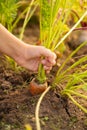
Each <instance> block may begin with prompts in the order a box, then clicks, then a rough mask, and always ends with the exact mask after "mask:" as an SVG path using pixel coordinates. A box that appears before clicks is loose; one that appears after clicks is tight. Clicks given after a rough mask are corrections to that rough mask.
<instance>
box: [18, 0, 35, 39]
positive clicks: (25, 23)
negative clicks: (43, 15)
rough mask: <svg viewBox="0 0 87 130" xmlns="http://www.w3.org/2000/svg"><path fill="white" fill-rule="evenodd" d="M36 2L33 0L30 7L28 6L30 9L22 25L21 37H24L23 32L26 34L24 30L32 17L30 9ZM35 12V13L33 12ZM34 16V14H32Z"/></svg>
mask: <svg viewBox="0 0 87 130" xmlns="http://www.w3.org/2000/svg"><path fill="white" fill-rule="evenodd" d="M33 4H34V0H32V1H31V3H30V4H29V7H28V11H27V14H26V17H25V20H24V24H23V27H22V31H21V34H20V39H22V38H23V34H24V30H25V27H26V25H27V23H28V21H29V19H30V17H29V13H30V10H31V7H32V6H33ZM32 14H33V13H32ZM31 16H32V15H31Z"/></svg>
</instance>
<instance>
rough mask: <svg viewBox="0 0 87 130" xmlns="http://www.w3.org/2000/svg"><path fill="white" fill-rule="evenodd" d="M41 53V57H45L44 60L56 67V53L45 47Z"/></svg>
mask: <svg viewBox="0 0 87 130" xmlns="http://www.w3.org/2000/svg"><path fill="white" fill-rule="evenodd" d="M40 51H41V55H43V56H44V58H45V59H46V60H47V61H48V62H49V63H50V64H52V65H55V63H56V58H57V56H56V54H55V53H54V52H52V51H51V50H49V49H47V48H45V47H42V50H40Z"/></svg>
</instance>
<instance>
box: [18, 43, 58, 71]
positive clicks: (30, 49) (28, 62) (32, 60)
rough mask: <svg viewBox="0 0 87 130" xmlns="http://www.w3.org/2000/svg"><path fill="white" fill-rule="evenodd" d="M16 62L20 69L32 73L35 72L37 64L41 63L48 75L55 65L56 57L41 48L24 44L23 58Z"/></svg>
mask: <svg viewBox="0 0 87 130" xmlns="http://www.w3.org/2000/svg"><path fill="white" fill-rule="evenodd" d="M22 53H24V52H22ZM16 61H17V63H18V64H19V65H21V66H22V67H25V68H26V69H28V70H31V71H34V72H37V70H38V67H39V64H40V63H42V64H43V66H44V69H45V71H46V72H47V73H49V72H50V70H51V69H52V66H53V65H55V63H56V55H55V53H53V52H51V51H50V50H49V49H47V48H45V47H43V46H34V45H28V44H26V47H25V54H24V57H23V58H22V57H21V58H20V59H18V60H16Z"/></svg>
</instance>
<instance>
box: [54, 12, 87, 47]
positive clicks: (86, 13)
mask: <svg viewBox="0 0 87 130" xmlns="http://www.w3.org/2000/svg"><path fill="white" fill-rule="evenodd" d="M86 15H87V11H86V12H85V13H84V14H83V15H82V17H81V18H80V19H79V20H78V22H77V23H76V24H75V25H74V26H73V27H72V28H71V29H70V31H69V32H68V33H67V34H66V35H65V36H64V37H63V38H62V39H61V40H60V41H59V42H58V43H57V45H56V46H55V48H54V49H57V48H58V46H59V45H60V44H61V43H62V42H63V41H64V40H65V39H66V38H67V37H68V36H69V35H70V33H71V32H72V31H73V30H74V29H75V28H76V27H77V26H78V24H79V23H80V22H81V21H82V20H83V18H84V17H85V16H86Z"/></svg>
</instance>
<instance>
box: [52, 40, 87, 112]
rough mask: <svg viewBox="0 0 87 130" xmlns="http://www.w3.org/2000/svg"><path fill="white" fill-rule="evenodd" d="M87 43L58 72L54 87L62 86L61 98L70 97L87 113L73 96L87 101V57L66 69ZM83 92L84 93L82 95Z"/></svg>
mask: <svg viewBox="0 0 87 130" xmlns="http://www.w3.org/2000/svg"><path fill="white" fill-rule="evenodd" d="M86 44H87V42H84V43H83V44H81V45H80V46H79V47H78V48H77V49H76V50H75V51H73V52H72V53H71V55H70V56H69V57H68V58H67V59H66V60H65V62H64V63H63V64H62V66H61V67H60V69H59V70H58V71H57V74H56V76H55V79H54V81H53V84H52V87H56V86H62V87H63V85H64V87H63V88H62V89H61V91H60V94H61V96H67V97H69V98H70V99H71V100H72V102H73V103H74V104H75V105H77V106H78V107H79V108H80V109H82V110H83V111H84V112H85V113H87V109H86V108H84V107H83V106H82V105H81V104H80V103H78V102H77V101H76V99H74V98H73V95H75V96H76V97H80V98H82V99H85V100H87V96H86V95H85V94H84V90H85V91H86V90H87V56H83V57H82V58H80V59H78V60H77V61H76V62H75V63H73V64H72V65H71V66H69V67H68V68H67V69H64V67H65V66H66V64H67V63H68V62H69V60H70V58H71V57H72V56H74V55H75V54H76V52H77V51H78V50H79V49H80V48H81V47H83V46H84V45H86ZM82 92H83V93H82Z"/></svg>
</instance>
